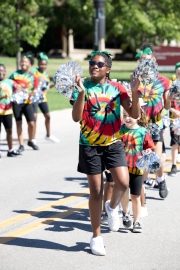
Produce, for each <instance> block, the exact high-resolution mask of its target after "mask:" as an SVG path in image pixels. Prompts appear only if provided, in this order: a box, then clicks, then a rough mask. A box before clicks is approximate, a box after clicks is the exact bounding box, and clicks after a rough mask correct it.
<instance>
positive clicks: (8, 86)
mask: <svg viewBox="0 0 180 270" xmlns="http://www.w3.org/2000/svg"><path fill="white" fill-rule="evenodd" d="M5 76H6V67H5V65H4V64H0V139H1V123H3V125H4V128H5V130H6V139H7V143H8V148H9V150H8V152H7V156H8V157H19V156H20V155H21V154H20V152H19V151H16V150H14V149H13V139H12V113H13V111H12V102H11V98H12V94H13V92H14V91H16V90H17V88H18V85H17V84H16V83H15V82H14V81H12V80H10V79H5ZM0 158H1V152H0Z"/></svg>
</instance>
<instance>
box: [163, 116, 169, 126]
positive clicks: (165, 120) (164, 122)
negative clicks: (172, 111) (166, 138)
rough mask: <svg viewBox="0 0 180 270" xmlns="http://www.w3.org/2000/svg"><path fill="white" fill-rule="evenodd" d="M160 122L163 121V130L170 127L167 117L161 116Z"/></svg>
mask: <svg viewBox="0 0 180 270" xmlns="http://www.w3.org/2000/svg"><path fill="white" fill-rule="evenodd" d="M162 121H163V125H164V128H168V127H169V126H170V119H169V117H168V116H167V115H163V116H162Z"/></svg>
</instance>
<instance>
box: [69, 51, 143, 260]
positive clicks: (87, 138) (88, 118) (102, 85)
mask: <svg viewBox="0 0 180 270" xmlns="http://www.w3.org/2000/svg"><path fill="white" fill-rule="evenodd" d="M111 56H112V55H111V53H109V52H107V51H94V52H92V53H91V59H90V61H89V74H90V77H91V78H90V80H89V81H85V82H84V84H83V83H82V81H81V78H80V77H79V75H78V74H77V75H76V83H77V85H78V88H80V91H79V90H78V89H75V90H74V91H73V94H72V96H71V98H70V103H71V104H72V105H73V109H72V119H73V121H75V122H80V139H79V162H78V171H79V172H81V173H84V174H86V175H87V178H88V183H89V189H90V197H89V213H90V219H91V226H92V231H93V236H92V237H91V239H90V248H91V251H92V253H93V254H94V255H105V254H106V250H105V248H104V244H103V238H102V236H101V230H100V221H101V210H102V197H103V175H102V173H103V171H104V170H105V168H106V169H107V170H109V171H110V172H111V174H112V177H113V179H114V187H113V192H112V197H111V200H109V201H106V203H105V206H106V210H107V214H108V225H109V227H110V230H111V231H114V232H115V231H118V230H119V226H120V224H119V215H118V206H119V202H120V201H121V198H122V197H123V195H124V193H125V192H126V190H127V187H128V184H129V174H128V168H127V162H126V156H125V152H124V148H123V145H122V142H121V140H120V132H119V131H120V127H121V118H120V105H122V106H123V107H124V109H125V110H126V111H127V112H128V113H129V115H131V116H133V117H134V118H138V116H139V113H140V105H139V99H138V94H137V89H138V86H139V80H138V79H135V80H133V79H132V75H131V77H130V79H131V89H132V103H131V101H130V98H129V96H128V94H127V92H126V89H125V88H124V86H123V85H122V84H120V83H119V82H113V81H111V80H110V78H109V77H110V71H111V66H112V59H111Z"/></svg>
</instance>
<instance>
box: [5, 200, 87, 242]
mask: <svg viewBox="0 0 180 270" xmlns="http://www.w3.org/2000/svg"><path fill="white" fill-rule="evenodd" d="M87 207H88V200H86V201H85V202H83V203H80V204H78V205H75V206H74V207H73V208H71V209H68V210H64V211H62V212H61V213H58V214H56V215H53V216H51V217H48V218H43V219H41V220H40V221H38V222H34V223H32V224H30V225H28V226H25V227H23V228H21V229H19V230H16V231H14V232H11V233H9V234H6V235H4V236H2V237H0V244H5V243H7V242H10V241H11V240H14V239H15V238H17V237H20V236H22V235H25V234H27V233H30V232H32V231H35V230H37V229H39V228H40V227H42V226H46V225H50V224H52V223H53V222H55V221H59V220H60V219H63V218H65V217H67V216H70V215H72V214H73V213H75V212H78V211H79V210H81V209H84V208H87Z"/></svg>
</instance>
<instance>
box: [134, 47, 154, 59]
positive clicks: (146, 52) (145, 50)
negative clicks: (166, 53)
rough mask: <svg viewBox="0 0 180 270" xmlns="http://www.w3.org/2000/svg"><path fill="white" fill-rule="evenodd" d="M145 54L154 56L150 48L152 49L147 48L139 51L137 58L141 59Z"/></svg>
mask: <svg viewBox="0 0 180 270" xmlns="http://www.w3.org/2000/svg"><path fill="white" fill-rule="evenodd" d="M143 54H145V55H148V54H152V50H151V48H150V47H146V48H145V49H143V50H141V51H139V52H138V53H137V54H136V56H135V58H141V56H142V55H143Z"/></svg>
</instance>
